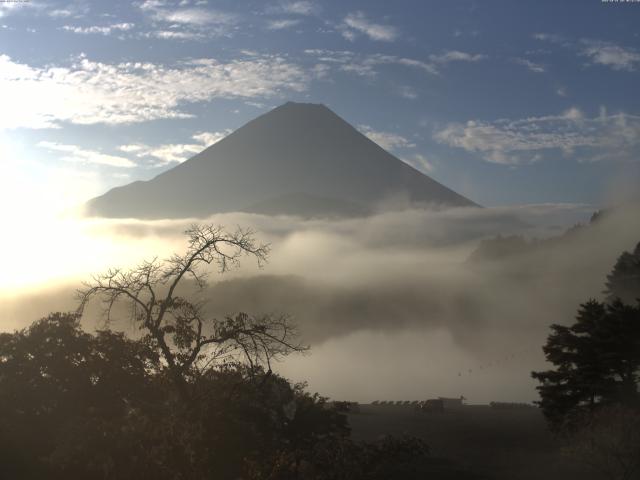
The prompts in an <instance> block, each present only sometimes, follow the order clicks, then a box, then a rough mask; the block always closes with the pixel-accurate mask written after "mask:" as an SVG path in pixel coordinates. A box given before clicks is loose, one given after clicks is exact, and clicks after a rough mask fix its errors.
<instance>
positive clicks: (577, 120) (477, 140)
mask: <svg viewBox="0 0 640 480" xmlns="http://www.w3.org/2000/svg"><path fill="white" fill-rule="evenodd" d="M434 138H435V140H437V141H438V142H440V143H443V144H446V145H449V146H451V147H456V148H461V149H463V150H466V151H467V152H470V153H478V154H480V155H481V156H482V158H483V159H484V160H486V161H488V162H492V163H500V164H506V165H517V164H525V163H532V162H535V161H538V160H541V159H543V158H555V157H558V156H565V157H569V158H573V159H576V160H578V161H600V160H612V161H637V160H638V158H640V157H639V154H640V116H636V115H630V114H625V113H618V114H613V115H609V114H607V113H606V111H603V112H601V114H600V115H599V116H597V117H593V118H588V117H585V116H584V115H583V114H582V113H581V112H580V110H578V109H577V108H571V109H569V110H567V111H565V112H564V113H563V114H561V115H550V116H544V117H530V118H525V119H521V120H506V119H502V120H496V121H494V122H482V121H469V122H467V123H465V124H462V123H452V124H449V125H447V126H446V127H445V128H443V129H441V130H439V131H437V132H436V133H435V134H434Z"/></svg>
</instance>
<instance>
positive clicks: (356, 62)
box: [305, 49, 438, 77]
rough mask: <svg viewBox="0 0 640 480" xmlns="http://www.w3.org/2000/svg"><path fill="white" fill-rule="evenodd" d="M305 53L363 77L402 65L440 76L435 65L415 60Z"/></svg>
mask: <svg viewBox="0 0 640 480" xmlns="http://www.w3.org/2000/svg"><path fill="white" fill-rule="evenodd" d="M305 53H306V54H307V55H312V56H314V57H317V59H318V60H319V61H321V62H323V63H324V64H326V65H334V66H336V67H337V68H338V69H339V70H341V71H344V72H350V73H355V74H356V75H359V76H363V77H375V76H376V75H377V74H378V69H377V67H379V66H380V65H400V66H404V67H409V68H415V69H418V70H421V71H423V72H426V73H428V74H431V75H437V74H438V69H437V67H436V66H435V65H434V64H432V63H429V62H425V61H422V60H417V59H414V58H406V57H398V56H395V55H383V54H370V55H362V54H359V53H356V52H351V51H348V50H343V51H334V50H320V49H308V50H305Z"/></svg>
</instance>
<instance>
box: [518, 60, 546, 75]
mask: <svg viewBox="0 0 640 480" xmlns="http://www.w3.org/2000/svg"><path fill="white" fill-rule="evenodd" d="M513 61H514V63H517V64H518V65H522V66H523V67H526V68H527V69H529V71H531V72H534V73H544V72H545V71H546V68H545V66H544V65H542V64H540V63H535V62H532V61H531V60H528V59H526V58H514V59H513Z"/></svg>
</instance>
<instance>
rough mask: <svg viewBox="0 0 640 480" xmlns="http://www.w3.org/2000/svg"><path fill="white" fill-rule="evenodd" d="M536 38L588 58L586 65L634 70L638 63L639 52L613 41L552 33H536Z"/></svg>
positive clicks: (534, 36) (639, 62) (639, 61)
mask: <svg viewBox="0 0 640 480" xmlns="http://www.w3.org/2000/svg"><path fill="white" fill-rule="evenodd" d="M533 38H535V39H536V40H541V41H546V42H550V43H556V44H560V45H561V46H563V47H565V48H568V49H570V50H572V51H574V52H576V53H577V54H578V55H580V56H582V57H586V58H587V59H588V60H589V63H588V65H592V66H593V65H599V66H603V67H609V68H611V69H612V70H618V71H628V72H630V71H634V70H636V68H637V67H638V65H640V52H639V51H638V50H636V49H634V48H629V47H623V46H621V45H618V44H616V43H614V42H609V41H604V40H595V39H589V38H583V39H581V40H579V41H575V40H571V39H567V38H565V37H563V36H561V35H558V34H554V33H536V34H534V35H533Z"/></svg>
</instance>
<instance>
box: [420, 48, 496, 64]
mask: <svg viewBox="0 0 640 480" xmlns="http://www.w3.org/2000/svg"><path fill="white" fill-rule="evenodd" d="M486 58H487V56H486V55H483V54H472V53H467V52H461V51H459V50H449V51H447V52H444V53H441V54H439V55H429V60H431V61H432V62H434V63H450V62H479V61H481V60H485V59H486Z"/></svg>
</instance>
